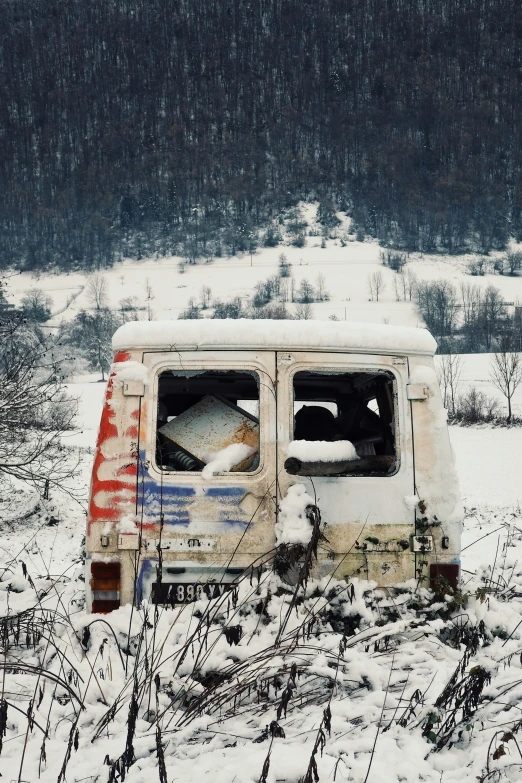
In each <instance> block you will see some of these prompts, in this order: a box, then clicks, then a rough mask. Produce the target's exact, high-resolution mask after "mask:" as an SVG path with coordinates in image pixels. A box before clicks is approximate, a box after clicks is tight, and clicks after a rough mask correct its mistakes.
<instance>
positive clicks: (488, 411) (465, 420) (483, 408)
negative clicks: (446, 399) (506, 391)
mask: <svg viewBox="0 0 522 783" xmlns="http://www.w3.org/2000/svg"><path fill="white" fill-rule="evenodd" d="M499 416H500V403H499V401H498V400H497V399H496V398H495V397H490V396H489V395H487V394H484V392H482V391H480V390H479V389H477V388H476V386H471V387H470V388H469V389H468V391H467V392H466V394H462V395H460V396H459V397H457V401H456V404H455V411H454V412H453V414H452V415H451V417H450V418H451V420H452V421H458V422H460V423H461V424H480V423H487V422H492V421H495V420H496V419H497V418H498V417H499Z"/></svg>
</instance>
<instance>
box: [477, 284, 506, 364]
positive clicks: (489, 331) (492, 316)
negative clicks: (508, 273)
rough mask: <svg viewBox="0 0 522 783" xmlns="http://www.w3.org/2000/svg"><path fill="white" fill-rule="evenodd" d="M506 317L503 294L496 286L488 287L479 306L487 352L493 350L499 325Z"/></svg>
mask: <svg viewBox="0 0 522 783" xmlns="http://www.w3.org/2000/svg"><path fill="white" fill-rule="evenodd" d="M503 315H504V302H503V297H502V294H501V293H500V291H499V289H498V288H495V286H492V285H488V287H487V288H486V290H485V291H484V294H483V295H482V297H481V301H480V306H479V314H478V318H479V327H480V329H481V331H482V333H483V335H484V342H485V346H486V351H489V350H490V348H491V343H492V342H493V338H494V336H495V334H496V333H497V329H498V325H499V322H500V320H501V319H502V317H503Z"/></svg>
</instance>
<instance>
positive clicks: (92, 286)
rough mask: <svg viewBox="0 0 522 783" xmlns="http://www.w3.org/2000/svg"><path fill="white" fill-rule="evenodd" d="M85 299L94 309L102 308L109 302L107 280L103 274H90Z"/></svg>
mask: <svg viewBox="0 0 522 783" xmlns="http://www.w3.org/2000/svg"><path fill="white" fill-rule="evenodd" d="M85 293H86V295H87V299H88V301H89V303H90V305H91V307H93V308H94V309H95V310H104V309H105V308H106V307H107V306H108V304H109V292H108V286H107V280H106V279H105V278H104V276H103V275H92V277H91V278H90V280H89V282H88V283H87V288H86V289H85Z"/></svg>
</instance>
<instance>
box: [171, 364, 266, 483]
mask: <svg viewBox="0 0 522 783" xmlns="http://www.w3.org/2000/svg"><path fill="white" fill-rule="evenodd" d="M156 421H157V426H156V462H157V465H158V467H160V468H161V469H162V470H166V471H202V472H203V475H204V476H205V475H207V476H211V475H213V474H214V473H223V472H229V471H231V472H251V471H254V470H256V469H257V467H258V466H259V442H260V440H259V427H260V422H259V379H258V377H257V375H256V373H254V372H246V371H240V370H187V371H184V370H166V371H164V372H162V373H161V374H160V376H159V381H158V409H157V419H156Z"/></svg>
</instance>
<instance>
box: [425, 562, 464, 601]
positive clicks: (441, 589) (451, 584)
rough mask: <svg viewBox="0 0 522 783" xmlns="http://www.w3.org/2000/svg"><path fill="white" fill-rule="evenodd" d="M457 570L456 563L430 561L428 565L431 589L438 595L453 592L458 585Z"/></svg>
mask: <svg viewBox="0 0 522 783" xmlns="http://www.w3.org/2000/svg"><path fill="white" fill-rule="evenodd" d="M459 570H460V569H459V564H458V563H432V564H431V565H430V587H431V589H432V590H434V591H435V592H436V593H438V594H439V595H444V594H445V593H448V592H454V593H455V592H456V591H457V590H458V587H459ZM448 588H449V589H448Z"/></svg>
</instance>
